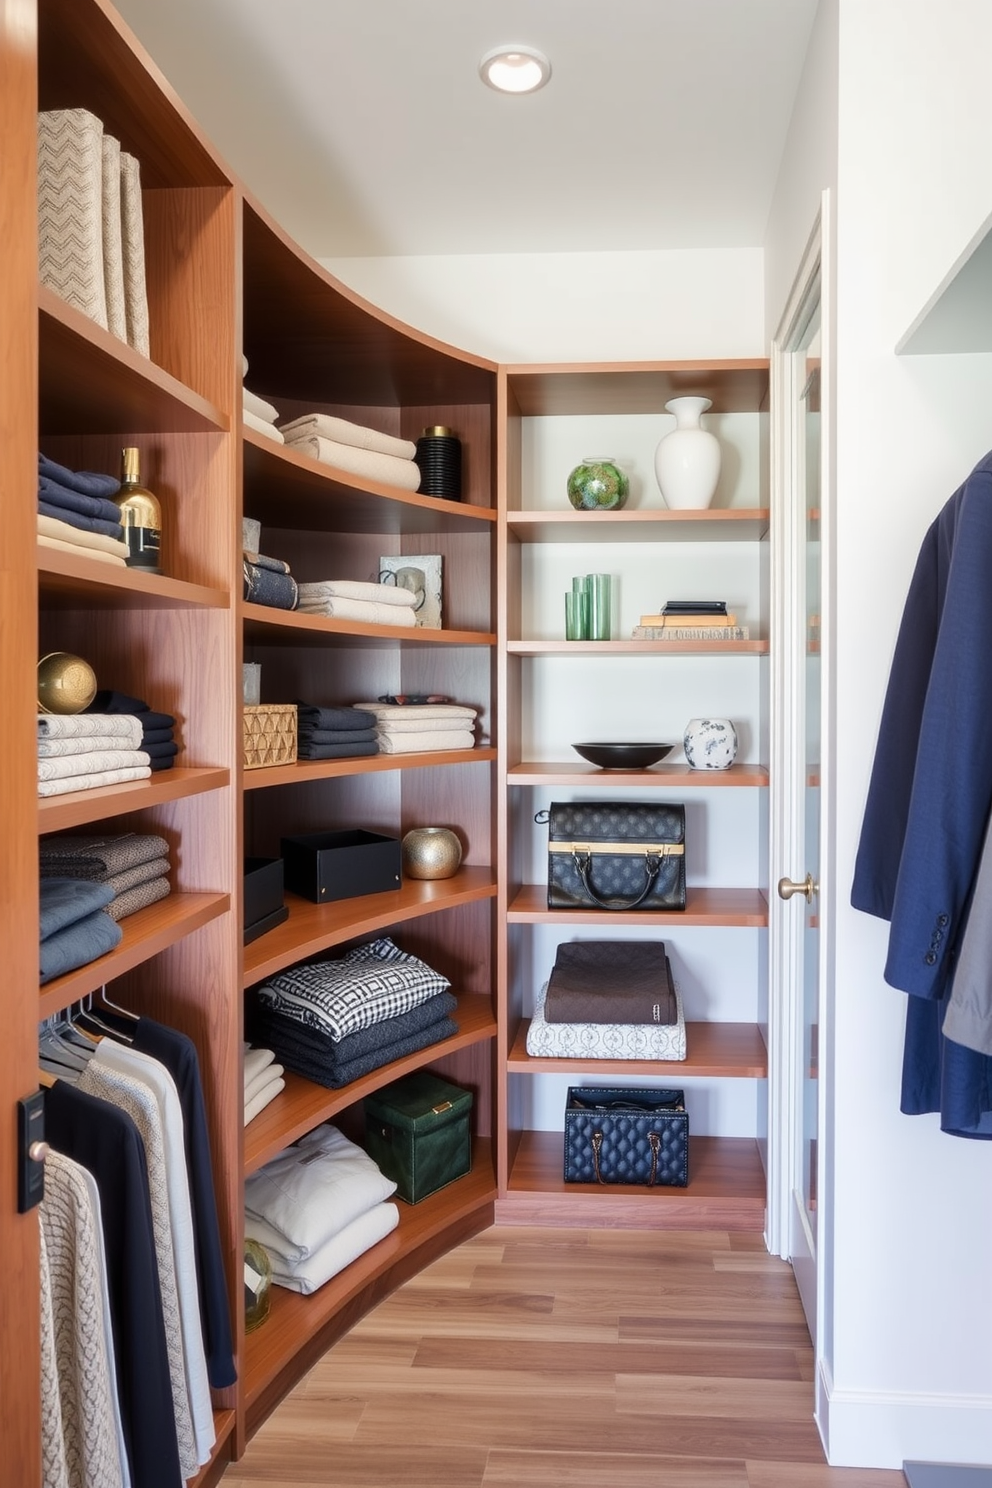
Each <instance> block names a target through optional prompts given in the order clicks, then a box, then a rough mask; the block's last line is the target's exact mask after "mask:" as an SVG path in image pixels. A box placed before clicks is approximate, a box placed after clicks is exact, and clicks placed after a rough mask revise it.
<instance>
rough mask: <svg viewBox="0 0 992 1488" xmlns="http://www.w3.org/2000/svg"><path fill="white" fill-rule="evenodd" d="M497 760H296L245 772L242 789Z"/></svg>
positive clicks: (476, 752)
mask: <svg viewBox="0 0 992 1488" xmlns="http://www.w3.org/2000/svg"><path fill="white" fill-rule="evenodd" d="M495 758H496V751H495V749H489V748H485V749H437V750H433V751H429V752H426V753H423V754H372V755H362V756H358V757H356V758H354V759H333V760H297V761H296V763H295V764H292V765H271V766H268V767H266V768H264V769H260V770H245V772H244V780H243V782H242V785H243V788H244V789H245V790H246V791H249V790H264V789H266V788H267V787H269V786H275V785H301V784H303V783H304V782H306V781H308V780H329V779H331V778H333V777H339V776H342V775H374V774H376V773H380V772H381V771H383V770H422V769H425V768H428V767H430V766H441V765H445V766H450V765H477V764H479V763H481V762H491V761H492V760H494V759H495Z"/></svg>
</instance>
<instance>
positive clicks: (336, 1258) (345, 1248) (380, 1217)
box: [246, 1204, 400, 1296]
mask: <svg viewBox="0 0 992 1488" xmlns="http://www.w3.org/2000/svg"><path fill="white" fill-rule="evenodd" d="M399 1222H400V1211H399V1210H398V1209H397V1207H396V1205H395V1204H376V1206H375V1208H374V1209H370V1210H369V1211H368V1213H367V1214H362V1215H359V1217H358V1219H353V1220H352V1222H351V1224H350V1225H346V1226H345V1228H344V1229H343V1230H342V1231H341V1233H340V1234H338V1235H335V1236H334V1238H333V1239H332V1240H328V1242H327V1244H326V1245H322V1246H321V1248H320V1250H318V1251H315V1253H314V1254H313V1255H312V1256H310V1257H309V1259H307V1260H305V1261H300V1262H299V1264H298V1265H297V1266H294V1267H293V1269H292V1271H281V1270H279V1269H277V1267H275V1266H273V1268H272V1280H273V1281H274V1282H275V1283H276V1285H277V1286H282V1287H287V1288H288V1289H289V1290H290V1291H292V1292H302V1293H303V1294H304V1295H305V1296H309V1295H310V1294H311V1293H312V1292H315V1291H317V1289H318V1288H319V1287H322V1286H323V1285H324V1283H325V1282H327V1281H330V1279H331V1277H332V1276H337V1274H338V1272H339V1271H343V1270H344V1268H345V1266H350V1265H351V1263H352V1261H357V1260H358V1257H359V1256H361V1255H364V1254H365V1252H366V1251H367V1250H371V1249H372V1247H373V1245H375V1244H377V1243H378V1241H380V1240H384V1239H385V1238H386V1236H387V1235H388V1234H389V1233H390V1231H391V1230H395V1228H396V1226H397V1225H398V1224H399ZM246 1234H248V1235H249V1236H250V1234H251V1231H250V1230H246Z"/></svg>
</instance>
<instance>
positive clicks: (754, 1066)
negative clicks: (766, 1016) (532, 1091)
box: [507, 1018, 768, 1084]
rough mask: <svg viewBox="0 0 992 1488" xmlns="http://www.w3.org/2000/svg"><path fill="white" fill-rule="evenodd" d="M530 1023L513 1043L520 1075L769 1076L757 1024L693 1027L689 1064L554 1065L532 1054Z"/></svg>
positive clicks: (512, 1061) (689, 1027) (666, 1079)
mask: <svg viewBox="0 0 992 1488" xmlns="http://www.w3.org/2000/svg"><path fill="white" fill-rule="evenodd" d="M529 1027H530V1020H529V1019H526V1018H525V1019H524V1021H523V1022H522V1023H521V1025H520V1027H519V1029H518V1030H517V1036H516V1038H515V1039H514V1041H513V1048H512V1049H511V1050H510V1054H509V1058H508V1059H507V1069H509V1070H512V1071H513V1072H514V1073H515V1074H523V1075H543V1074H546V1073H547V1072H548V1071H551V1072H552V1073H556V1074H568V1075H572V1076H578V1075H593V1076H602V1077H604V1078H611V1079H612V1078H614V1077H621V1078H622V1077H623V1076H624V1075H627V1076H629V1077H632V1076H634V1075H639V1076H643V1075H655V1076H657V1078H658V1079H659V1080H661V1081H662V1082H663V1083H665V1084H673V1083H674V1084H677V1083H678V1080H679V1079H680V1078H681V1077H685V1078H688V1077H689V1076H690V1075H699V1076H706V1077H707V1078H716V1079H742V1080H748V1079H750V1080H763V1079H766V1078H767V1076H768V1050H767V1049H766V1047H765V1041H764V1039H763V1038H762V1036H761V1030H760V1029H759V1027H758V1025H757V1024H756V1023H687V1024H686V1034H685V1042H686V1058H685V1059H678V1060H673V1059H582V1058H581V1057H578V1058H575V1059H548V1058H542V1057H540V1056H537V1057H535V1056H532V1055H530V1054H528V1053H527V1030H528V1028H529Z"/></svg>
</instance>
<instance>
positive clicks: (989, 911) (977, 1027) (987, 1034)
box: [943, 819, 992, 1054]
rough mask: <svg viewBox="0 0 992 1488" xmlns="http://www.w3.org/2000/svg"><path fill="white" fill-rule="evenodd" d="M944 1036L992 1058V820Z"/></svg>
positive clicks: (991, 820) (952, 985)
mask: <svg viewBox="0 0 992 1488" xmlns="http://www.w3.org/2000/svg"><path fill="white" fill-rule="evenodd" d="M943 1034H944V1037H945V1038H949V1039H953V1040H954V1042H955V1043H956V1044H963V1045H964V1047H965V1048H966V1049H974V1050H975V1051H976V1053H978V1054H992V819H990V822H989V826H988V828H987V829H986V832H985V844H984V846H983V848H982V856H981V861H980V862H979V865H978V873H977V874H976V876H975V892H974V894H973V896H972V900H971V908H970V909H969V911H968V920H967V923H966V924H965V927H964V933H963V935H962V937H961V945H960V949H959V951H958V955H957V964H956V966H955V968H954V971H953V973H952V980H951V995H950V997H949V998H948V1002H947V1011H946V1012H945V1014H944V1026H943Z"/></svg>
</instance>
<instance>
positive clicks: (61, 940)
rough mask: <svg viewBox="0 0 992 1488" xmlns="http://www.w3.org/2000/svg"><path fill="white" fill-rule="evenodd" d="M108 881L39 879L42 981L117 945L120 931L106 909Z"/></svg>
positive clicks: (109, 895) (110, 894)
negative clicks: (105, 882)
mask: <svg viewBox="0 0 992 1488" xmlns="http://www.w3.org/2000/svg"><path fill="white" fill-rule="evenodd" d="M113 897H114V890H113V888H112V887H111V885H110V884H103V883H87V882H85V881H80V880H79V879H76V878H69V877H65V878H43V879H42V881H41V895H40V898H41V981H42V983H44V982H50V981H51V980H52V978H53V977H57V976H64V975H65V973H66V972H68V971H74V970H75V968H76V967H77V966H86V965H87V964H88V963H89V962H90V961H95V960H96V959H97V957H98V956H105V955H106V954H107V952H108V951H112V950H113V949H114V947H115V946H118V945H120V942H121V938H122V934H123V932H122V931H121V927H120V925H118V924H117V922H116V921H115V920H113V919H111V917H110V915H109V914H108V913H107V906H108V905H109V904H110V902H111V900H112V899H113Z"/></svg>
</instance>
